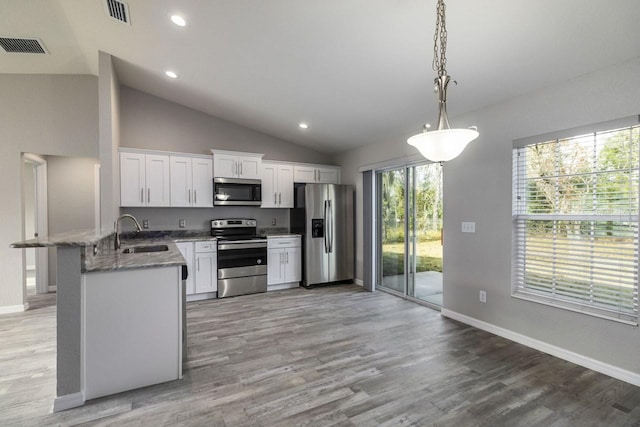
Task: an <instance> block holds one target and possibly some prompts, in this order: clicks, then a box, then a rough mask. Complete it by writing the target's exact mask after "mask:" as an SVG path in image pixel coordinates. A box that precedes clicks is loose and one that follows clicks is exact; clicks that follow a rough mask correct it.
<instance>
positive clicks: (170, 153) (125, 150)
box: [118, 147, 211, 159]
mask: <svg viewBox="0 0 640 427" xmlns="http://www.w3.org/2000/svg"><path fill="white" fill-rule="evenodd" d="M118 152H119V153H140V154H157V155H164V156H180V157H192V158H196V159H210V158H211V154H195V153H182V152H178V151H162V150H147V149H144V148H127V147H118Z"/></svg>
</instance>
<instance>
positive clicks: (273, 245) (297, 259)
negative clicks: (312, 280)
mask: <svg viewBox="0 0 640 427" xmlns="http://www.w3.org/2000/svg"><path fill="white" fill-rule="evenodd" d="M300 280H302V246H301V238H300V236H295V237H269V238H268V239H267V290H269V291H274V290H279V289H287V288H294V287H297V286H299V285H300Z"/></svg>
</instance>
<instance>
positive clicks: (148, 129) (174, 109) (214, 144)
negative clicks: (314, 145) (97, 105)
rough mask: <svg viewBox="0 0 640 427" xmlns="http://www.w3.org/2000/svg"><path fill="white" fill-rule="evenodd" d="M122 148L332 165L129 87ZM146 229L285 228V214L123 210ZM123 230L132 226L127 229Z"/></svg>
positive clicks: (124, 95)
mask: <svg viewBox="0 0 640 427" xmlns="http://www.w3.org/2000/svg"><path fill="white" fill-rule="evenodd" d="M120 117H121V127H120V143H121V146H123V147H129V148H141V149H149V150H165V151H176V152H184V153H194V154H211V152H210V150H211V149H212V148H217V149H223V150H233V151H247V152H254V153H264V154H265V156H264V159H271V160H284V161H298V162H308V163H327V164H331V158H330V156H328V155H325V154H322V153H318V152H316V151H313V150H309V149H307V148H304V147H300V146H298V145H295V144H291V143H288V142H285V141H282V140H279V139H277V138H273V137H271V136H269V135H265V134H263V133H260V132H256V131H253V130H251V129H247V128H244V127H241V126H238V125H235V124H233V123H230V122H227V121H224V120H221V119H219V118H216V117H213V116H210V115H207V114H204V113H201V112H199V111H196V110H192V109H190V108H187V107H183V106H181V105H179V104H176V103H173V102H171V101H167V100H164V99H161V98H158V97H155V96H153V95H149V94H147V93H144V92H140V91H137V90H135V89H132V88H129V87H127V86H121V88H120ZM121 212H122V213H130V214H132V215H134V216H135V217H136V218H138V219H139V220H141V221H142V220H143V219H148V220H149V223H150V224H149V225H150V229H155V230H166V229H177V228H178V221H179V220H180V219H185V220H186V222H187V227H186V228H188V229H207V228H209V227H210V225H209V224H208V221H209V220H211V219H213V218H231V217H251V218H256V219H258V226H259V227H269V226H271V219H273V218H275V219H276V223H277V226H278V227H288V226H289V211H288V210H287V209H259V208H252V207H235V208H234V207H215V208H211V209H207V208H198V209H195V208H194V209H189V208H122V209H121ZM125 229H130V226H129V225H128V224H127V225H125Z"/></svg>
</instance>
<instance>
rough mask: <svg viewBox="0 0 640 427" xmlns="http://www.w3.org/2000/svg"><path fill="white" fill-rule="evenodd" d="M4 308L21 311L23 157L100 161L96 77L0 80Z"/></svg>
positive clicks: (0, 289) (0, 287) (0, 288)
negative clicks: (97, 158)
mask: <svg viewBox="0 0 640 427" xmlns="http://www.w3.org/2000/svg"><path fill="white" fill-rule="evenodd" d="M0 100H1V101H0V171H2V174H3V177H4V179H2V180H0V200H2V203H0V218H2V221H0V271H2V275H0V307H2V306H9V307H13V306H21V305H23V304H24V303H25V302H26V296H25V295H24V289H23V273H22V272H23V262H24V259H23V251H21V250H18V249H12V248H10V247H9V245H10V244H11V243H12V242H16V241H19V240H22V239H23V237H24V234H23V233H24V207H23V206H24V203H23V200H22V186H23V183H22V180H21V172H22V160H21V158H20V156H21V153H23V152H29V153H37V154H53V155H62V156H83V157H95V156H97V155H98V123H97V118H98V90H97V79H96V77H94V76H66V75H55V76H54V75H16V74H0Z"/></svg>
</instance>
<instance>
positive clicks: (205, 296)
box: [187, 292, 218, 302]
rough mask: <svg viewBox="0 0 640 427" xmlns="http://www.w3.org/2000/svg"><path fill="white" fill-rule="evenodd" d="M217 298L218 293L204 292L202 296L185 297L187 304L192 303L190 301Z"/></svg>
mask: <svg viewBox="0 0 640 427" xmlns="http://www.w3.org/2000/svg"><path fill="white" fill-rule="evenodd" d="M215 298H218V293H217V292H205V293H202V294H191V295H187V302H192V301H202V300H205V299H215Z"/></svg>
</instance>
